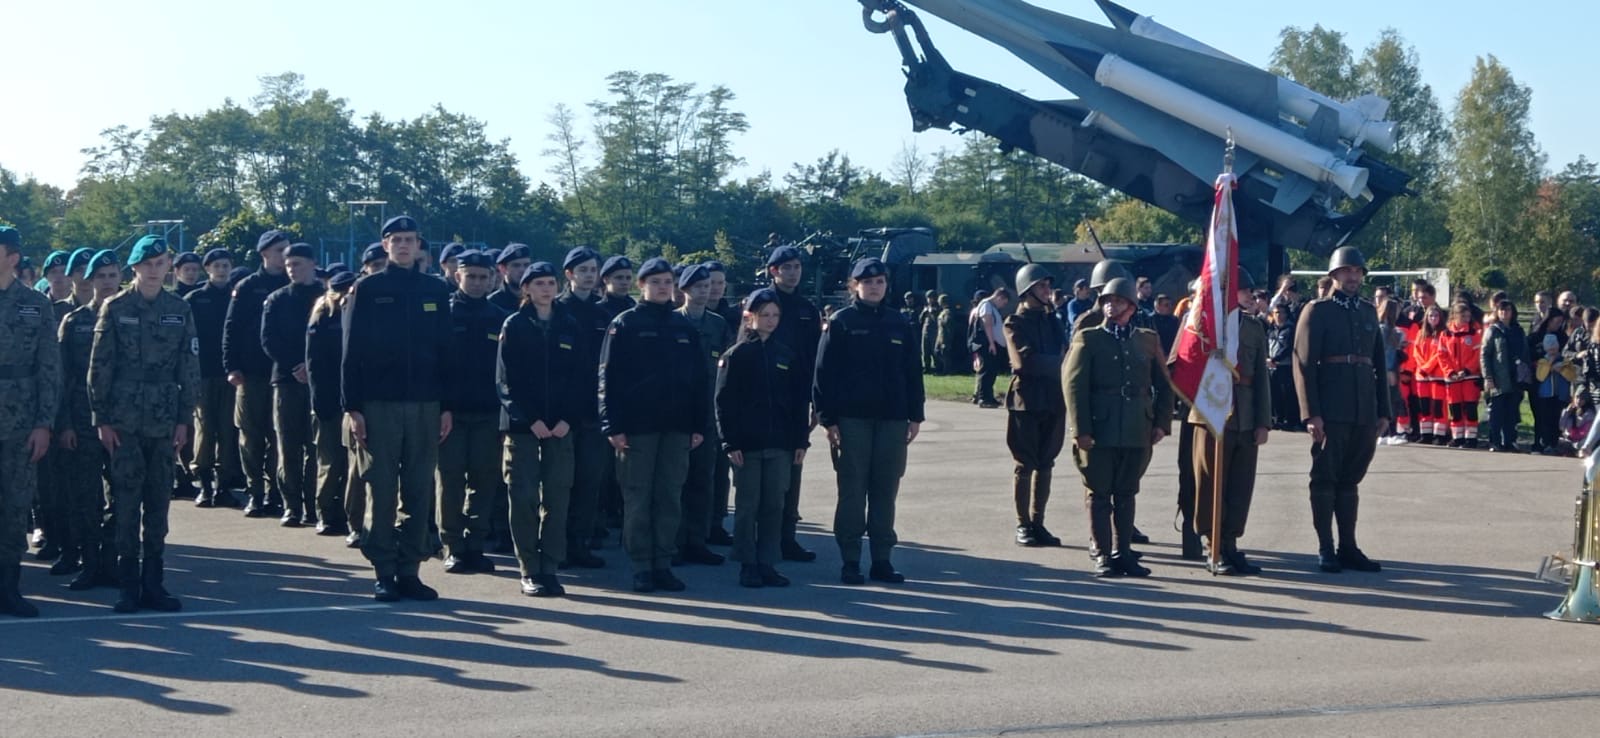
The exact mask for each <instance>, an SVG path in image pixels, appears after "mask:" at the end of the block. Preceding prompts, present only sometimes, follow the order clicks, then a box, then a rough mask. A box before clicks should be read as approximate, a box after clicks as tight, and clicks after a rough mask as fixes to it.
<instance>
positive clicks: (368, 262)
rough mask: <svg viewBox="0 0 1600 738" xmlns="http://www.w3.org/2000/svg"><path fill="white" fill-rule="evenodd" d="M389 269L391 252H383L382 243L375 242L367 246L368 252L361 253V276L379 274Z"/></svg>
mask: <svg viewBox="0 0 1600 738" xmlns="http://www.w3.org/2000/svg"><path fill="white" fill-rule="evenodd" d="M388 267H389V252H387V251H384V250H383V242H382V241H373V242H372V243H369V244H367V248H366V250H364V251H362V252H361V276H363V277H365V276H367V275H368V274H377V273H378V272H381V271H383V270H384V269H387V268H388Z"/></svg>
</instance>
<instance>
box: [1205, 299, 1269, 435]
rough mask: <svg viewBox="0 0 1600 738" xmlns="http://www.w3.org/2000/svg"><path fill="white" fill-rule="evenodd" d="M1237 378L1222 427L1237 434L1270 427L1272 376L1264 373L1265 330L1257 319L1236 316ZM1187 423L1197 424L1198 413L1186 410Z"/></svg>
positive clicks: (1265, 366) (1265, 371) (1265, 357)
mask: <svg viewBox="0 0 1600 738" xmlns="http://www.w3.org/2000/svg"><path fill="white" fill-rule="evenodd" d="M1235 366H1236V368H1237V369H1238V378H1237V380H1236V381H1235V382H1234V384H1233V412H1231V413H1229V414H1228V422H1227V427H1226V428H1225V430H1231V431H1236V432H1240V433H1247V432H1254V431H1255V429H1257V428H1271V427H1272V376H1271V375H1270V374H1269V373H1268V372H1267V329H1266V326H1265V325H1263V324H1262V323H1261V319H1260V318H1257V317H1254V316H1249V315H1243V316H1240V317H1239V363H1238V364H1236V365H1235ZM1189 422H1190V423H1194V424H1196V425H1199V424H1200V416H1199V414H1197V413H1195V412H1194V411H1193V410H1191V411H1189Z"/></svg>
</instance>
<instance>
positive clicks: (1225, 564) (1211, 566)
mask: <svg viewBox="0 0 1600 738" xmlns="http://www.w3.org/2000/svg"><path fill="white" fill-rule="evenodd" d="M1204 545H1205V549H1206V571H1209V572H1211V573H1212V574H1213V575H1218V576H1225V577H1231V576H1234V575H1235V574H1238V573H1239V572H1238V571H1237V570H1235V569H1234V568H1233V562H1232V561H1231V560H1229V559H1228V552H1227V548H1226V546H1224V547H1223V548H1221V549H1218V550H1217V552H1216V554H1217V555H1216V561H1215V562H1213V561H1212V560H1211V546H1212V542H1211V540H1210V538H1209V537H1208V538H1206V540H1205V542H1204Z"/></svg>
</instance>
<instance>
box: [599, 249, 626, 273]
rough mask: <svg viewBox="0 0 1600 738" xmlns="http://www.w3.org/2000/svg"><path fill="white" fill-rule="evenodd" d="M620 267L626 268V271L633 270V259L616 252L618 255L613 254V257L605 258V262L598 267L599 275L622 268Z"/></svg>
mask: <svg viewBox="0 0 1600 738" xmlns="http://www.w3.org/2000/svg"><path fill="white" fill-rule="evenodd" d="M622 269H627V270H628V271H633V260H632V259H629V258H628V257H626V256H623V255H621V254H618V255H616V256H613V257H611V258H609V259H606V263H605V264H604V265H602V266H601V267H600V276H601V277H604V276H606V275H607V274H610V273H612V272H615V271H619V270H622Z"/></svg>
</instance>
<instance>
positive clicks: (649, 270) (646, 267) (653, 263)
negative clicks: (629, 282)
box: [634, 256, 672, 282]
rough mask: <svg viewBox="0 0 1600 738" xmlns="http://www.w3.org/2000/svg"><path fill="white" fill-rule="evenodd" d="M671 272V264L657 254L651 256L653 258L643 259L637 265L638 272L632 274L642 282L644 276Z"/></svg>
mask: <svg viewBox="0 0 1600 738" xmlns="http://www.w3.org/2000/svg"><path fill="white" fill-rule="evenodd" d="M671 273H672V265H671V264H668V263H667V260H666V259H663V258H661V257H659V256H657V257H653V258H650V259H647V260H645V262H644V263H643V264H640V265H639V273H638V274H636V275H634V278H635V279H638V280H639V281H641V282H643V281H644V279H645V277H653V276H655V275H657V274H671Z"/></svg>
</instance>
